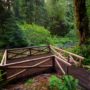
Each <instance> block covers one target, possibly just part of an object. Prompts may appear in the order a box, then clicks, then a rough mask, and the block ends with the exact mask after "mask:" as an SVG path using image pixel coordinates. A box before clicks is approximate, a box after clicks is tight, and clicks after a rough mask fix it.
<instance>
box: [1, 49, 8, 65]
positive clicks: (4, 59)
mask: <svg viewBox="0 0 90 90" xmlns="http://www.w3.org/2000/svg"><path fill="white" fill-rule="evenodd" d="M6 55H7V51H6V50H5V52H4V54H3V58H2V60H1V65H4V64H5V63H6V57H7V56H6Z"/></svg>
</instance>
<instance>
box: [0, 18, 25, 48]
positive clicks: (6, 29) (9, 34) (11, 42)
mask: <svg viewBox="0 0 90 90" xmlns="http://www.w3.org/2000/svg"><path fill="white" fill-rule="evenodd" d="M2 28H3V32H2V33H1V35H0V39H1V40H0V48H10V47H22V46H26V42H25V40H24V38H23V37H22V36H23V34H22V32H21V31H20V29H19V27H18V25H17V24H16V21H15V19H14V18H8V19H7V20H6V21H5V22H4V24H3V26H2Z"/></svg>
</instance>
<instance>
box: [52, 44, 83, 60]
mask: <svg viewBox="0 0 90 90" xmlns="http://www.w3.org/2000/svg"><path fill="white" fill-rule="evenodd" d="M51 47H53V48H55V49H57V50H59V51H62V52H64V53H67V54H69V55H72V56H74V57H76V58H79V59H81V60H84V57H82V56H79V55H77V54H74V53H71V52H68V51H66V50H63V49H61V48H57V47H55V46H51Z"/></svg>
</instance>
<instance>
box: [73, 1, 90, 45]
mask: <svg viewBox="0 0 90 90" xmlns="http://www.w3.org/2000/svg"><path fill="white" fill-rule="evenodd" d="M85 2H86V0H74V6H75V15H76V16H75V17H76V23H77V29H78V32H79V36H80V45H83V44H88V43H89V38H90V30H89V21H88V16H87V10H86V5H85V4H86V3H85Z"/></svg>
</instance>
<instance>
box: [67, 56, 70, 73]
mask: <svg viewBox="0 0 90 90" xmlns="http://www.w3.org/2000/svg"><path fill="white" fill-rule="evenodd" d="M69 62H70V56H68V63H69ZM66 73H67V74H69V66H67V70H66Z"/></svg>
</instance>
